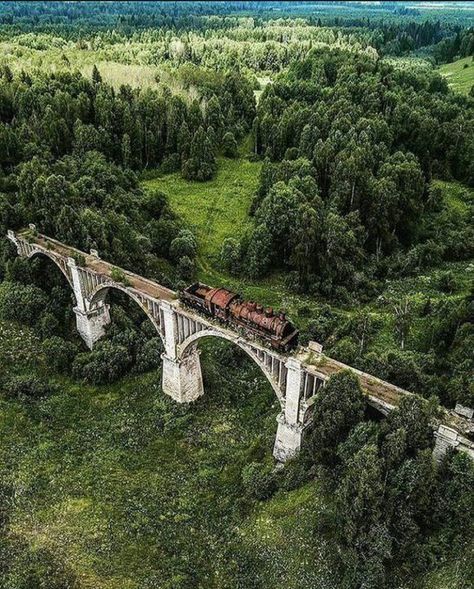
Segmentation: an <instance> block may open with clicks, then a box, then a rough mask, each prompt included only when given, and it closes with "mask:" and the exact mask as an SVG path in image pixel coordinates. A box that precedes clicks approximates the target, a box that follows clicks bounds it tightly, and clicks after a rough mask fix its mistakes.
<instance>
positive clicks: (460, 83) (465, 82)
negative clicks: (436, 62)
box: [439, 56, 474, 94]
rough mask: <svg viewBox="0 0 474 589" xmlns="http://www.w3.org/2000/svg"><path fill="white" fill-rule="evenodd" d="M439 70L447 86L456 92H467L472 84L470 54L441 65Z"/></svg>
mask: <svg viewBox="0 0 474 589" xmlns="http://www.w3.org/2000/svg"><path fill="white" fill-rule="evenodd" d="M439 70H440V72H441V74H442V75H443V76H444V77H445V78H446V79H447V81H448V85H449V87H450V88H451V89H452V90H454V91H456V92H461V93H462V94H469V92H470V90H471V88H472V86H474V60H473V58H472V57H471V56H469V57H463V58H462V59H458V60H457V61H453V63H447V64H445V65H442V66H441V67H440V68H439Z"/></svg>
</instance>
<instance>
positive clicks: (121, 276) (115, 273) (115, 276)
mask: <svg viewBox="0 0 474 589" xmlns="http://www.w3.org/2000/svg"><path fill="white" fill-rule="evenodd" d="M110 278H112V280H114V281H115V282H120V283H121V284H123V285H124V286H129V285H130V280H129V279H128V278H127V276H126V275H125V272H124V271H123V270H122V269H121V268H112V270H111V272H110Z"/></svg>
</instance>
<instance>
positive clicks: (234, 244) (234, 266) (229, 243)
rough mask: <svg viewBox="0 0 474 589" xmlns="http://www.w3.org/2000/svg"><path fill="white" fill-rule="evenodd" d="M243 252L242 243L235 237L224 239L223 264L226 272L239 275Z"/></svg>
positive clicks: (222, 249)
mask: <svg viewBox="0 0 474 589" xmlns="http://www.w3.org/2000/svg"><path fill="white" fill-rule="evenodd" d="M241 255H242V252H241V247H240V243H239V242H238V241H237V240H236V239H234V238H233V237H228V238H227V239H224V242H223V243H222V248H221V255H220V257H221V263H222V266H223V267H224V269H225V270H227V271H228V272H231V273H232V274H237V273H238V272H239V270H240V258H241Z"/></svg>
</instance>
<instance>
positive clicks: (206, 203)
mask: <svg viewBox="0 0 474 589" xmlns="http://www.w3.org/2000/svg"><path fill="white" fill-rule="evenodd" d="M260 168H261V163H259V162H250V161H248V160H247V159H245V158H243V157H242V158H238V159H235V160H231V159H227V158H219V167H218V172H217V174H216V177H215V178H213V179H212V180H210V181H209V182H193V181H189V180H184V179H183V178H182V176H181V174H180V173H179V172H178V173H175V174H168V175H166V176H163V177H161V178H155V179H153V180H146V181H144V183H143V184H144V186H145V187H146V188H148V189H156V190H162V191H163V192H164V193H165V194H167V195H168V198H169V202H170V205H171V208H172V209H173V211H174V212H175V213H177V215H178V216H179V217H180V218H182V219H183V221H184V222H185V223H186V224H187V225H188V226H189V227H190V228H191V229H192V230H193V231H195V233H196V235H197V238H198V243H199V252H198V254H199V262H200V266H201V269H202V270H204V271H206V270H209V269H210V267H211V266H216V263H217V260H218V257H219V253H220V251H221V247H222V243H223V241H224V239H226V237H235V238H237V239H238V238H239V237H241V236H242V234H243V233H244V232H245V231H246V230H247V229H249V228H250V227H251V226H252V222H251V220H250V217H249V210H250V205H251V203H252V198H253V196H254V194H255V191H256V189H257V185H258V179H259V174H260Z"/></svg>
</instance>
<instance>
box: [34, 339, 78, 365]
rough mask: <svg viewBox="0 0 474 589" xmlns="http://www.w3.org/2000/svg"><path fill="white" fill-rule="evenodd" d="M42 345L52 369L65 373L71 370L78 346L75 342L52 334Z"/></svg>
mask: <svg viewBox="0 0 474 589" xmlns="http://www.w3.org/2000/svg"><path fill="white" fill-rule="evenodd" d="M42 347H43V353H44V355H45V356H46V363H47V365H48V366H49V367H50V368H51V369H52V370H54V371H56V372H60V373H64V374H67V373H68V372H70V370H71V366H72V362H73V360H74V357H75V355H76V353H77V347H76V345H75V344H74V343H73V342H68V341H66V340H64V339H62V338H61V337H58V336H52V337H50V338H48V339H45V340H44V341H43V343H42Z"/></svg>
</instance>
